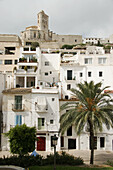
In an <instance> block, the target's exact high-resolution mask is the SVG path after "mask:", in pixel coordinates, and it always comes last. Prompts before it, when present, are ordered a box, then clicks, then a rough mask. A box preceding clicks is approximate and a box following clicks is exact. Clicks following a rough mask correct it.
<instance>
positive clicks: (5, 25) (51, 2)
mask: <svg viewBox="0 0 113 170" xmlns="http://www.w3.org/2000/svg"><path fill="white" fill-rule="evenodd" d="M41 10H44V11H45V13H46V14H47V15H48V16H49V29H50V30H51V31H53V32H55V33H57V34H63V35H82V36H83V37H100V38H102V37H109V36H110V35H111V34H113V0H0V34H18V35H20V32H21V31H24V30H25V28H26V27H28V26H31V25H37V14H38V13H39V12H40V11H41Z"/></svg>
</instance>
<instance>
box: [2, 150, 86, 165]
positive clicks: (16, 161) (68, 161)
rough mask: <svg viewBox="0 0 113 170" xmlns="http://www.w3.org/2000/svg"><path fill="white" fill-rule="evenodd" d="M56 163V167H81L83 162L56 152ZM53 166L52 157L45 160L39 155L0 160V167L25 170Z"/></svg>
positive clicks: (64, 153)
mask: <svg viewBox="0 0 113 170" xmlns="http://www.w3.org/2000/svg"><path fill="white" fill-rule="evenodd" d="M56 163H57V165H73V166H74V165H83V164H84V161H83V159H82V158H80V157H78V158H76V157H74V156H73V155H69V154H67V153H66V152H62V153H61V154H58V152H56ZM52 164H54V155H53V154H50V155H47V158H43V157H42V156H40V155H37V156H36V157H34V156H29V155H25V156H11V157H9V158H8V157H7V158H5V157H4V158H0V165H15V166H20V167H23V168H27V167H30V166H37V165H38V166H44V165H52Z"/></svg>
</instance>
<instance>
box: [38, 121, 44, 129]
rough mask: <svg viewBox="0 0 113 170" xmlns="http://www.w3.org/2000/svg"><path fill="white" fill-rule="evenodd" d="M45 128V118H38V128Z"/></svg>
mask: <svg viewBox="0 0 113 170" xmlns="http://www.w3.org/2000/svg"><path fill="white" fill-rule="evenodd" d="M44 128H45V118H38V130H43V129H44Z"/></svg>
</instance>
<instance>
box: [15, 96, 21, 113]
mask: <svg viewBox="0 0 113 170" xmlns="http://www.w3.org/2000/svg"><path fill="white" fill-rule="evenodd" d="M15 109H16V110H22V96H15Z"/></svg>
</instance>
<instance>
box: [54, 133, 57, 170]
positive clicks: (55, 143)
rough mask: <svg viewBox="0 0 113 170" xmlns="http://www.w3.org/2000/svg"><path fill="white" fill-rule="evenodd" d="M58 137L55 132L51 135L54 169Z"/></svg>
mask: <svg viewBox="0 0 113 170" xmlns="http://www.w3.org/2000/svg"><path fill="white" fill-rule="evenodd" d="M57 140H58V137H56V134H55V135H54V136H53V146H54V170H56V145H57Z"/></svg>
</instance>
